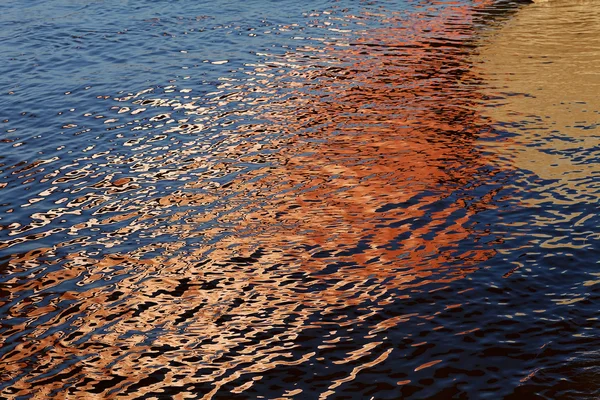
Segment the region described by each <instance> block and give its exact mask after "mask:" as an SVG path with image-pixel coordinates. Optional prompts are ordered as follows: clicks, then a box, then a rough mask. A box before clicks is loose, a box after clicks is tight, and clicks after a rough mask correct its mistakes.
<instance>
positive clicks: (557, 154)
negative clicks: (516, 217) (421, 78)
mask: <svg viewBox="0 0 600 400" xmlns="http://www.w3.org/2000/svg"><path fill="white" fill-rule="evenodd" d="M599 32H600V2H598V1H597V0H583V1H581V0H580V1H567V0H553V1H548V2H544V3H539V4H532V5H528V6H526V7H522V8H520V9H519V10H518V12H517V13H516V14H515V15H514V16H513V17H512V18H511V19H510V20H509V21H507V22H506V23H505V24H504V25H503V26H502V27H500V28H499V29H497V30H494V31H492V32H491V33H490V34H489V35H488V36H487V37H485V38H484V39H483V40H482V43H481V46H480V47H479V50H478V53H479V54H478V57H476V60H475V62H476V63H477V64H478V66H479V70H478V72H480V73H481V75H482V77H483V78H485V81H486V82H487V84H488V87H487V88H486V89H485V90H484V92H485V93H487V94H488V95H489V96H490V98H491V99H492V100H491V101H490V100H486V107H485V112H484V113H485V114H486V115H488V116H490V117H491V118H492V119H493V120H494V121H498V122H499V123H504V124H506V125H507V128H505V129H506V130H509V131H511V132H513V133H516V135H515V136H513V137H509V138H506V140H503V141H495V142H488V143H486V147H488V148H489V149H491V150H492V151H494V152H496V153H497V154H499V156H500V159H501V160H505V162H506V163H509V164H510V165H512V166H513V167H516V168H520V169H523V170H526V171H531V172H533V173H535V174H536V175H537V176H538V177H540V178H542V179H547V180H554V182H552V183H549V184H548V185H546V186H543V187H540V188H539V190H543V191H547V192H548V196H547V197H548V198H547V199H546V200H545V201H548V200H549V201H553V202H555V203H556V204H571V203H576V202H581V201H585V202H589V201H593V202H595V201H596V197H597V194H598V188H597V185H596V184H594V182H595V181H597V179H598V174H600V167H599V165H600V164H599V163H598V162H597V154H598V153H597V149H598V148H599V147H600V136H599V135H598V131H597V127H598V124H599V123H600V115H599V114H600V96H599V95H598V94H599V93H600V70H599V69H598V63H599V62H600V35H599ZM533 190H535V189H533ZM551 192H554V195H551V194H550V193H551Z"/></svg>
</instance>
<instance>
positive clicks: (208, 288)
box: [0, 2, 599, 398]
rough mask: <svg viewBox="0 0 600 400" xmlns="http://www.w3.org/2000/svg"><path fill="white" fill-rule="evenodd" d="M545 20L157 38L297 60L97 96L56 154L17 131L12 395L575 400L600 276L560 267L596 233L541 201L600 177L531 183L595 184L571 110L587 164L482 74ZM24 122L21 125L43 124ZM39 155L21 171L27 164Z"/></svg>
mask: <svg viewBox="0 0 600 400" xmlns="http://www.w3.org/2000/svg"><path fill="white" fill-rule="evenodd" d="M349 7H350V6H349ZM544 7H546V8H548V9H549V7H550V6H549V5H548V6H545V5H544V6H540V5H535V6H529V5H527V6H523V5H517V4H512V3H511V4H499V5H498V4H496V5H493V4H479V3H477V4H470V5H467V4H465V3H461V2H456V3H453V2H434V3H430V4H429V3H427V4H424V3H423V4H417V5H413V6H412V8H410V9H406V10H396V11H394V10H388V9H386V8H383V7H379V6H373V7H369V6H366V5H365V6H361V8H359V9H352V8H350V9H344V8H341V7H336V8H331V9H326V10H313V11H310V12H305V13H304V16H303V19H301V20H300V21H301V24H292V23H289V24H288V23H279V22H278V23H276V24H268V23H266V22H265V21H264V20H261V22H260V24H259V25H257V26H246V25H243V24H241V25H239V26H238V25H236V24H238V22H237V21H233V22H232V21H228V24H219V23H215V22H212V21H211V18H210V17H195V18H189V19H186V18H175V17H173V18H169V17H161V18H156V19H145V20H144V24H145V25H143V26H144V29H147V30H149V31H151V32H153V33H154V29H156V33H157V35H156V37H157V38H158V37H160V38H161V39H160V40H162V38H163V37H165V36H164V35H165V32H166V33H167V34H168V35H173V36H174V37H175V35H174V34H173V33H172V32H174V31H175V28H176V27H177V29H182V28H186V29H187V30H186V32H187V33H189V34H190V36H191V35H193V34H194V33H193V32H199V31H201V30H210V29H212V30H214V31H216V32H220V31H223V30H224V31H226V32H230V33H231V32H233V33H234V36H231V37H236V36H235V35H237V34H238V33H240V32H243V34H244V35H255V36H256V35H259V34H261V35H267V32H268V35H270V34H271V33H273V32H275V33H277V34H279V35H280V38H279V39H278V40H277V41H275V42H285V43H290V45H286V46H284V47H282V48H279V49H274V48H272V47H271V48H269V47H267V48H266V49H262V50H260V51H258V50H257V51H255V52H254V54H253V57H254V58H253V59H252V60H251V61H248V60H246V62H244V63H236V61H235V60H229V59H225V58H216V57H213V58H211V59H203V60H202V61H203V62H201V61H199V60H197V59H193V60H192V62H190V63H189V65H195V66H194V68H197V69H195V70H194V68H191V67H190V69H191V72H189V75H184V76H181V77H180V76H178V77H177V79H173V80H172V82H169V84H168V85H163V86H162V87H149V88H146V89H143V90H139V91H136V92H131V93H130V92H121V93H118V94H117V95H114V94H113V95H107V94H103V93H96V94H95V95H94V96H92V97H91V100H90V99H89V98H88V101H89V103H86V104H85V105H84V107H85V109H84V110H82V111H81V113H80V114H76V113H74V112H71V111H69V112H66V111H65V112H63V111H59V112H58V113H59V114H58V116H57V117H55V118H56V119H53V120H52V121H53V122H60V129H59V131H60V135H59V136H56V137H52V138H54V140H43V139H42V138H38V137H23V136H18V135H21V133H19V132H20V131H18V130H17V131H16V132H15V131H12V130H11V129H14V128H10V127H9V128H7V129H6V132H5V133H6V135H5V140H6V141H5V142H3V144H4V145H5V147H6V149H8V148H9V146H10V148H11V149H12V151H11V152H8V151H7V152H6V153H5V154H6V155H5V156H4V157H5V158H4V159H2V162H3V163H4V165H3V168H4V170H3V175H2V178H3V180H2V181H1V182H2V183H0V184H1V185H3V186H2V191H3V192H4V193H6V197H5V199H6V200H3V201H4V203H3V204H2V205H1V206H2V207H3V208H2V211H3V215H2V217H3V220H2V221H1V222H2V230H1V231H0V233H1V234H2V242H0V249H1V250H2V253H1V255H2V257H3V258H2V259H1V262H2V264H0V265H1V266H0V271H1V273H2V274H3V275H2V286H1V289H0V290H1V291H0V308H1V310H2V313H3V314H2V315H3V317H2V320H1V325H0V329H1V334H2V336H1V340H2V348H1V349H0V363H1V365H2V366H1V367H0V373H1V374H2V378H3V379H2V382H3V383H0V390H1V393H2V395H4V396H10V397H16V396H23V397H34V396H38V397H40V398H42V397H43V398H47V397H60V396H64V395H67V396H80V397H85V396H92V395H96V396H99V397H101V398H111V397H117V395H121V396H125V397H131V398H146V397H151V396H154V397H158V398H161V397H165V398H203V397H204V398H211V397H212V398H257V397H258V396H264V397H266V398H288V397H297V398H328V397H329V398H370V397H374V398H399V397H403V398H409V397H412V398H431V397H437V398H452V397H453V396H455V397H458V398H461V397H465V396H474V397H477V398H498V397H503V396H507V395H510V394H511V393H512V394H513V395H515V396H518V395H519V393H528V394H530V395H534V394H540V393H542V394H543V393H545V392H544V391H548V393H554V394H557V395H562V392H559V391H558V390H559V389H549V387H552V385H554V383H553V382H550V380H551V379H546V378H547V377H557V376H560V377H564V376H566V375H569V374H571V372H568V371H570V370H577V369H578V368H580V367H582V368H586V367H587V365H588V364H586V362H587V361H585V359H583V358H582V359H581V362H580V361H574V363H573V364H572V365H573V368H571V369H570V370H568V369H565V368H566V367H564V363H565V361H566V360H567V359H568V358H567V356H566V355H567V354H569V356H572V355H573V354H574V352H576V351H581V350H582V349H584V348H585V347H586V346H589V345H590V343H595V342H594V338H593V336H592V335H591V334H590V335H586V334H585V332H584V333H582V329H587V328H589V327H591V326H592V324H593V322H592V323H590V322H589V318H592V316H594V315H595V314H594V312H593V299H594V296H593V295H590V294H589V292H588V289H587V288H593V285H594V284H595V282H594V279H593V276H590V271H589V269H586V268H584V267H583V265H579V266H576V267H574V268H573V270H572V271H571V273H563V269H564V266H562V263H564V262H565V260H568V259H570V258H575V259H577V261H578V262H583V263H585V262H588V261H589V260H590V259H591V258H593V257H594V256H593V254H592V256H589V255H588V254H589V252H592V253H593V251H594V250H593V249H594V248H595V247H594V244H597V237H596V236H594V235H597V233H594V227H593V226H592V225H593V224H594V223H595V222H597V216H596V214H591V212H592V208H591V207H592V203H591V202H588V203H586V202H582V201H581V199H580V198H579V197H575V198H574V199H573V201H571V200H569V197H568V196H566V195H565V196H563V197H564V198H566V199H567V200H565V201H567V203H566V204H565V203H558V202H551V203H548V202H547V201H544V200H543V198H542V197H543V195H544V194H548V193H550V194H551V195H552V196H554V197H556V198H558V197H559V194H561V193H563V192H564V191H567V192H568V190H569V187H570V186H569V184H570V183H571V182H572V181H573V180H574V179H575V178H577V179H579V178H581V180H580V181H578V182H579V183H577V185H579V186H582V185H583V186H584V188H583V189H582V190H581V191H579V189H577V190H578V191H579V192H578V193H583V195H586V193H587V194H590V195H591V194H594V193H597V192H594V190H595V189H594V188H595V186H594V183H593V182H594V181H593V180H586V178H585V176H584V175H585V174H586V173H587V174H589V173H591V172H590V171H588V172H586V173H583V174H582V175H581V176H579V175H577V176H576V177H575V176H565V174H566V173H567V170H568V171H571V169H567V170H564V171H563V170H560V171H563V173H558V172H556V171H559V170H558V169H555V170H553V171H555V172H553V173H554V174H555V175H552V174H550V175H544V174H543V173H542V172H544V171H542V172H540V171H538V170H536V169H534V168H533V167H531V166H530V164H529V163H525V162H523V161H521V160H523V159H525V160H530V159H532V158H534V156H532V155H531V152H541V150H542V149H543V150H545V151H546V153H547V152H549V151H550V149H551V148H554V149H555V151H557V152H562V153H561V154H560V155H559V156H556V157H557V158H560V159H561V160H563V159H564V158H565V157H566V156H565V154H566V155H568V156H569V157H570V158H569V160H570V161H569V162H571V163H572V164H573V163H575V162H579V161H581V163H583V164H586V165H587V164H588V163H587V161H589V160H591V161H593V158H590V159H581V157H582V156H585V155H586V154H588V152H589V154H588V155H589V156H590V157H592V154H593V152H592V150H593V149H592V150H590V148H589V145H590V142H589V140H594V139H589V138H588V139H584V136H582V135H583V134H581V132H580V131H582V130H585V129H584V128H581V129H580V128H579V127H575V128H573V131H570V130H568V129H567V128H568V127H569V126H570V125H568V124H569V122H568V121H567V122H565V121H566V120H561V119H560V118H562V117H559V116H560V115H562V114H560V110H562V108H560V110H559V111H555V110H551V112H547V115H550V116H552V118H555V119H556V121H557V122H556V124H558V125H559V126H561V127H562V126H563V125H564V127H565V129H567V130H561V131H560V132H561V133H560V134H561V135H563V136H561V138H564V137H566V138H567V139H573V140H582V142H581V143H582V144H580V147H579V150H576V149H574V148H570V147H556V146H555V147H551V146H550V144H548V143H547V141H548V140H549V139H548V137H547V136H544V135H542V136H539V135H536V134H535V133H532V132H534V130H532V129H531V125H530V124H529V121H533V123H535V124H537V123H540V120H539V118H537V117H536V118H531V117H530V115H532V114H534V113H537V114H536V115H546V114H543V112H545V111H546V110H545V109H542V110H541V111H534V109H533V108H531V107H533V106H534V105H540V103H531V104H525V103H524V104H520V103H516V102H512V100H513V98H515V99H521V98H522V97H523V98H527V95H528V94H529V93H532V90H533V89H532V88H527V87H523V86H519V87H518V88H517V87H514V88H504V87H503V88H501V90H500V92H498V87H499V86H501V85H509V83H510V82H513V81H514V82H521V81H519V80H518V79H517V78H514V80H513V81H510V80H508V79H506V78H505V77H504V76H503V75H502V74H504V71H505V69H506V68H509V69H510V68H513V63H512V61H511V59H510V58H509V56H508V55H506V56H500V55H499V54H500V53H498V54H497V53H495V51H489V52H486V49H490V48H492V49H496V48H499V49H504V50H505V51H507V52H508V53H510V48H511V46H509V45H503V40H506V43H511V42H514V41H515V37H514V36H511V35H512V33H511V32H512V31H511V29H513V27H514V26H515V25H516V26H517V27H518V26H519V25H518V24H519V23H520V21H530V20H531V18H529V17H527V14H528V13H532V12H535V10H538V11H539V10H542V9H546V8H544ZM507 15H511V16H510V18H508V17H507ZM590 18H592V17H590ZM299 25H302V28H301V27H300V26H299ZM192 27H193V28H192ZM258 28H260V29H258ZM135 34H136V32H133V33H132V35H135ZM137 34H139V33H137ZM168 35H167V36H168ZM532 35H533V33H532ZM90 36H91V39H90V40H94V36H93V35H90ZM134 37H135V36H134ZM168 37H170V36H168ZM224 37H227V36H224ZM244 37H245V36H244ZM250 37H252V36H250ZM505 37H506V38H507V39H503V38H505ZM104 39H106V36H105V37H104ZM108 39H110V40H111V41H112V40H113V39H114V40H115V41H117V42H118V40H122V41H124V42H126V40H135V39H127V38H125V37H124V38H123V39H121V38H118V37H116V38H113V37H112V36H110V35H108ZM77 40H80V39H77ZM82 40H83V39H82ZM155 40H159V39H156V38H155ZM177 40H184V42H183V43H185V44H188V45H189V46H191V43H188V42H185V40H186V39H177ZM227 40H229V41H233V42H234V44H235V43H236V42H235V40H240V41H241V42H240V43H246V39H244V40H242V39H227ZM227 40H224V42H226V41H227ZM247 40H250V39H247ZM286 40H287V42H286ZM494 41H497V43H495V42H494ZM111 43H112V42H111ZM266 43H268V44H269V46H271V43H272V42H269V41H267V42H266ZM565 43H566V42H565ZM138 44H139V46H144V45H146V44H145V43H138ZM238 44H239V43H238ZM223 45H224V46H227V45H231V43H224V44H223ZM123 46H124V47H118V48H119V49H121V50H122V51H124V49H125V50H126V49H129V47H128V45H126V44H125V45H123ZM536 48H539V49H541V48H543V47H542V46H536ZM185 51H187V50H185ZM527 51H528V50H527ZM181 54H186V53H181ZM532 54H533V53H532ZM496 56H497V59H496V58H494V57H496ZM245 57H248V56H245ZM521 58H522V57H521ZM502 63H506V65H504V64H502ZM517 64H518V65H525V64H523V63H520V64H519V63H517ZM187 65H188V64H186V67H187ZM198 65H201V66H202V68H200V67H198ZM544 65H546V64H544ZM225 67H226V68H227V69H219V68H225ZM523 68H525V67H523ZM184 71H187V69H186V70H184ZM211 71H220V72H219V74H220V75H211V77H212V78H211V79H210V80H206V81H202V82H201V83H198V81H194V78H195V77H194V73H198V74H203V73H206V74H210V73H213V72H211ZM184 73H186V74H187V72H184ZM520 73H525V72H521V71H516V72H515V73H514V74H511V77H519V76H520V75H519V74H520ZM214 74H217V72H214ZM213 78H214V79H213ZM529 81H530V80H528V79H523V80H522V82H525V83H528V82H529ZM583 81H585V80H582V82H583ZM507 82H508V83H507ZM552 82H554V80H552ZM85 90H89V89H85ZM513 92H518V93H525V94H526V95H524V96H513V95H512V93H513ZM506 93H509V94H510V96H509V95H507V94H506ZM18 95H19V93H18V91H17V96H18ZM536 95H537V94H536ZM538 97H539V95H538ZM588 100H589V101H588V105H589V104H591V102H593V99H592V98H590V99H588ZM63 101H64V100H63ZM519 101H520V100H519ZM549 101H550V100H549ZM578 101H579V100H578ZM60 104H62V103H60ZM577 104H579V103H577ZM513 107H514V108H513ZM527 107H530V108H529V109H527ZM598 108H599V107H596V108H592V109H595V110H598ZM15 110H16V109H15ZM15 110H13V109H12V108H11V109H9V111H10V112H11V113H12V114H11V115H10V118H8V119H9V120H11V121H12V120H17V121H20V119H19V118H21V119H23V118H30V119H28V120H27V121H32V120H34V119H35V118H34V117H30V116H29V114H28V113H27V112H25V113H18V112H16V111H15ZM515 113H521V114H518V115H519V117H518V118H513V117H514V115H516V114H515ZM63 114H65V115H63ZM569 115H571V114H569ZM509 117H510V118H509ZM565 118H566V117H565ZM577 118H578V121H579V119H580V118H583V115H582V116H581V117H579V116H578V117H577ZM542 120H543V121H546V120H547V118H546V119H542ZM11 121H8V122H5V124H9V125H10V124H11V123H12V122H11ZM585 121H589V118H588V119H586V120H585ZM28 123H31V122H28ZM561 124H563V125H561ZM9 125H7V126H9ZM583 125H584V126H585V127H588V128H589V126H590V124H589V123H588V124H583ZM522 126H525V127H526V129H525V128H523V129H521V127H522ZM37 129H39V130H40V131H43V127H38V128H37ZM540 129H542V128H540ZM557 129H558V128H557ZM569 129H570V128H569ZM36 132H37V131H36ZM44 132H45V131H44ZM553 135H554V136H557V135H558V133H556V134H553ZM576 135H579V136H576ZM554 136H553V137H554ZM65 137H68V138H69V140H65V139H64V138H65ZM586 137H587V136H586ZM84 138H85V139H84ZM536 140H537V141H538V142H535V141H536ZM585 140H587V141H585ZM32 143H33V145H36V146H38V147H37V148H38V149H39V150H40V153H38V154H39V155H40V157H39V159H37V160H33V161H32V160H31V159H30V157H29V156H27V155H26V154H27V153H26V152H25V151H23V152H20V150H19V149H23V148H28V146H32ZM498 143H500V145H498ZM529 143H534V145H533V146H528V144H529ZM67 152H71V153H67ZM527 152H530V153H527ZM72 153H73V154H76V155H70V154H72ZM523 153H527V154H528V155H525V156H523V157H521V156H520V155H521V154H523ZM541 153H543V152H541ZM546 153H543V154H546ZM533 154H537V153H533ZM563 162H564V161H563ZM572 164H570V165H572ZM578 165H579V164H578ZM582 168H583V167H582ZM586 168H593V167H592V166H589V167H586ZM569 173H571V172H569ZM573 173H575V172H573ZM556 174H558V175H556ZM572 178H573V179H572ZM561 179H562V181H561ZM556 182H558V183H556ZM33 184H35V185H33ZM579 186H577V187H579ZM525 188H526V189H525ZM563 197H561V198H563ZM540 198H542V199H540ZM571 206H572V207H577V208H575V209H574V210H571V209H570V208H568V207H571ZM562 207H566V208H562ZM23 210H25V211H23ZM553 213H554V214H556V213H558V214H559V216H558V217H560V218H558V217H557V216H556V215H554V214H553ZM575 214H577V215H575ZM548 215H554V217H552V218H551V217H549V216H548ZM567 217H568V218H567ZM571 221H577V223H578V224H579V225H577V224H575V225H574V226H577V227H581V228H577V229H571V230H570V231H569V228H570V227H572V224H571ZM590 224H592V225H590ZM596 225H597V223H596ZM548 229H554V230H556V231H557V232H562V233H561V236H560V238H559V240H558V241H557V240H556V238H557V237H558V236H556V233H555V232H554V231H551V232H549V231H548ZM579 238H584V239H585V240H586V241H587V242H586V243H584V244H582V245H581V246H580V247H577V246H579V242H578V240H579ZM557 243H558V244H560V245H561V246H562V247H561V248H559V249H557V248H556V247H555V246H556V245H557ZM553 246H554V247H553ZM596 247H597V246H596ZM548 249H552V250H551V251H549V250H548ZM595 251H596V254H597V250H595ZM586 252H588V253H586ZM590 257H591V258H590ZM596 258H597V257H596ZM594 262H595V261H594ZM561 268H562V269H561ZM567 272H569V271H567ZM583 278H585V279H583ZM590 290H591V289H590ZM574 304H575V305H577V306H578V307H577V308H574V307H573V305H574ZM588 354H589V353H588ZM592 358H593V357H592ZM582 363H583V364H582ZM584 364H585V365H584ZM567 365H569V364H567ZM561 371H562V372H561ZM561 374H562V375H561ZM577 376H578V377H581V376H582V375H577ZM577 382H581V381H577ZM577 382H576V383H575V384H578V383H577ZM588 388H589V387H588ZM585 390H587V388H581V389H580V392H582V391H585ZM520 391H521V392H520Z"/></svg>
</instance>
